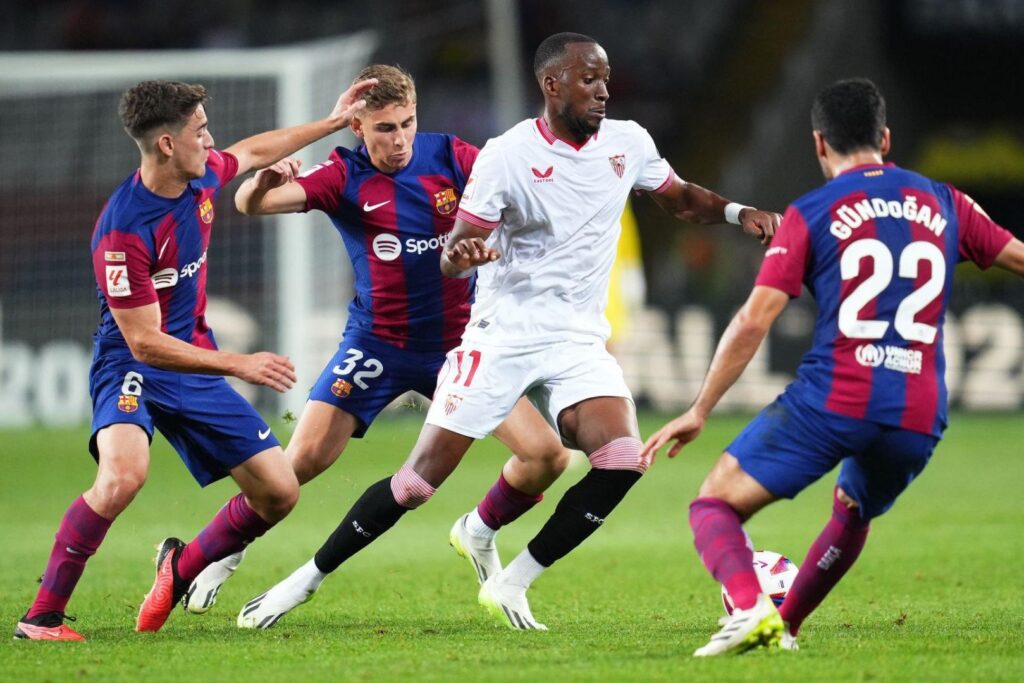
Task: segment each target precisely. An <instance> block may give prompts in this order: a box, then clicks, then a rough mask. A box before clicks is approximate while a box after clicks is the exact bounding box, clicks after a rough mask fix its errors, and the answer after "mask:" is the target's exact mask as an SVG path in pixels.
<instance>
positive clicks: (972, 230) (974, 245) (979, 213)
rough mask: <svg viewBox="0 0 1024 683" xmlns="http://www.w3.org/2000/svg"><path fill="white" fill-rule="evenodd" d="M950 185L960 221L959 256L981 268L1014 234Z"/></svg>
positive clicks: (997, 253)
mask: <svg viewBox="0 0 1024 683" xmlns="http://www.w3.org/2000/svg"><path fill="white" fill-rule="evenodd" d="M949 189H950V192H952V194H953V207H954V208H955V209H956V216H957V219H958V220H959V222H960V245H959V247H960V258H961V259H962V260H965V261H974V262H975V263H977V264H978V266H979V267H981V268H982V269H985V268H988V267H989V266H991V265H992V263H993V262H994V261H995V260H996V257H997V256H999V252H1001V251H1002V250H1003V248H1004V247H1005V246H1006V245H1007V244H1009V243H1010V240H1012V239H1013V234H1012V233H1010V231H1009V230H1007V229H1006V228H1004V227H1002V226H1001V225H999V224H998V223H996V222H995V221H993V220H992V219H991V218H989V217H988V214H987V213H985V211H984V209H982V208H981V207H980V206H978V204H977V203H976V202H975V201H974V200H973V199H971V198H970V197H969V196H967V195H966V194H964V193H963V192H961V191H960V190H958V189H956V188H955V187H953V186H952V185H950V186H949Z"/></svg>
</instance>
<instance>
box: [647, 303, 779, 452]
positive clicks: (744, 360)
mask: <svg viewBox="0 0 1024 683" xmlns="http://www.w3.org/2000/svg"><path fill="white" fill-rule="evenodd" d="M788 303H789V295H788V294H786V293H785V292H783V291H781V290H778V289H775V288H774V287H764V286H757V287H754V291H752V292H751V293H750V297H749V298H748V299H747V302H746V303H745V304H743V308H741V309H740V311H739V313H737V314H736V316H735V317H734V318H733V319H732V321H731V322H730V323H729V327H727V328H726V330H725V333H724V334H723V335H722V339H721V341H720V342H718V348H717V349H716V350H715V356H714V358H712V359H711V367H709V368H708V372H707V375H706V376H705V377H704V384H703V385H701V388H700V392H698V394H697V398H696V399H695V400H694V402H693V405H692V406H690V409H689V410H688V411H686V412H685V413H683V414H682V415H680V416H679V417H677V418H676V419H674V420H672V421H671V422H669V423H668V424H666V425H665V426H664V427H662V428H661V429H659V430H658V431H657V432H655V433H654V434H653V435H652V436H651V437H650V438H649V439H647V443H645V444H644V447H643V450H641V451H640V456H641V457H644V458H653V457H654V455H655V454H656V453H657V452H658V450H659V449H660V448H661V447H662V446H664V445H665V444H666V443H668V442H669V441H672V440H673V439H674V440H675V444H673V445H672V447H671V448H670V449H669V451H668V457H670V458H674V457H675V456H676V454H678V453H679V451H680V450H681V449H682V448H683V446H685V445H686V444H688V443H690V442H691V441H693V440H694V439H696V438H697V436H699V435H700V432H701V430H703V429H704V423H705V421H706V420H707V418H708V415H710V414H711V411H712V410H713V409H714V407H715V406H716V405H718V402H719V401H720V400H721V399H722V396H724V395H725V392H726V391H728V390H729V387H731V386H732V385H733V384H735V383H736V380H737V379H739V377H740V375H742V374H743V371H744V370H745V369H746V367H747V365H748V364H749V363H750V359H751V358H753V357H754V354H755V353H757V349H758V348H759V347H760V346H761V342H762V341H763V340H764V337H765V335H766V334H768V330H769V329H770V328H771V326H772V323H773V322H775V319H776V318H778V317H779V314H780V313H782V310H783V309H784V308H785V307H786V304H788Z"/></svg>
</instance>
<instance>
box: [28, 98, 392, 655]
mask: <svg viewBox="0 0 1024 683" xmlns="http://www.w3.org/2000/svg"><path fill="white" fill-rule="evenodd" d="M373 84H374V81H372V80H371V81H364V82H362V83H357V84H355V85H354V86H352V87H351V88H349V89H348V90H347V91H346V92H345V93H343V94H342V95H341V97H340V98H339V99H338V102H337V104H336V105H335V108H334V110H333V111H332V112H331V113H330V115H328V116H327V117H326V118H324V119H322V120H319V121H315V122H313V123H308V124H304V125H300V126H295V127H293V128H287V129H282V130H275V131H270V132H267V133H262V134H260V135H256V136H253V137H250V138H246V139H245V140H242V141H241V142H238V143H236V144H234V145H233V146H231V147H229V148H227V149H226V150H224V151H223V152H220V151H217V150H215V149H213V137H212V136H211V135H210V131H209V128H208V125H207V124H208V121H207V116H206V110H205V106H204V102H205V101H206V89H205V88H204V87H203V86H201V85H188V84H186V83H180V82H168V81H144V82H142V83H139V84H138V85H136V86H134V87H133V88H131V89H129V90H128V91H127V92H125V94H124V95H123V97H122V98H121V105H120V115H121V121H122V124H123V125H124V128H125V131H126V132H127V133H128V134H129V135H130V136H131V137H132V139H134V140H135V142H136V144H137V145H138V147H139V150H140V152H141V154H142V163H141V166H140V168H139V170H137V171H136V172H134V173H132V174H131V175H130V176H128V178H126V179H125V181H124V182H123V183H121V185H120V186H119V187H118V188H117V190H115V191H114V193H113V195H111V197H110V200H109V201H108V202H107V205H106V206H105V207H104V208H103V211H102V212H101V214H100V217H99V220H98V221H97V222H96V229H95V232H94V233H93V237H92V251H93V266H94V270H95V274H96V282H97V285H98V292H97V293H98V296H99V300H100V325H99V329H98V330H97V332H96V337H95V339H96V343H95V353H94V356H93V364H92V369H91V373H90V390H91V392H92V399H93V421H92V438H91V439H90V442H89V449H90V450H91V451H92V454H93V456H94V457H95V458H96V460H97V462H98V464H99V469H98V472H97V475H96V481H95V483H94V484H93V486H92V488H90V489H89V490H88V491H86V492H85V493H84V494H83V495H82V496H81V497H79V498H78V499H77V500H75V502H74V503H72V505H71V507H70V508H68V510H67V512H66V513H65V515H64V518H63V520H62V521H61V525H60V528H59V529H58V530H57V541H56V543H55V544H54V546H53V550H52V552H51V554H50V559H49V562H48V563H47V565H46V571H45V573H44V574H43V578H42V585H41V586H40V588H39V592H38V595H37V596H36V599H35V602H33V603H32V606H31V607H30V608H29V610H28V612H27V613H26V614H25V616H24V617H22V619H21V621H20V622H19V623H18V625H17V627H16V629H15V632H14V635H15V637H16V638H25V639H31V640H83V638H82V637H81V636H80V635H79V634H77V633H75V632H74V631H73V630H72V629H70V628H69V627H68V626H66V625H64V624H63V621H64V618H65V616H64V612H65V606H66V605H67V602H68V600H69V599H70V597H71V592H72V591H73V590H74V587H75V585H76V584H77V583H78V580H79V578H80V577H81V575H82V572H83V571H84V570H85V563H86V560H87V559H88V558H89V557H90V556H91V555H93V554H94V553H95V552H96V550H97V549H98V548H99V545H100V543H101V542H102V540H103V538H104V536H105V535H106V532H107V529H108V528H109V527H110V525H111V523H112V522H113V520H114V519H115V518H116V517H117V516H118V515H119V514H120V513H121V512H122V511H123V510H124V509H125V508H126V507H127V506H128V504H129V503H130V502H131V500H132V499H133V498H134V497H135V495H136V493H138V491H139V489H140V488H141V487H142V484H143V482H144V481H145V480H146V475H147V472H148V468H149V442H150V439H151V438H152V436H153V430H154V429H157V430H159V431H160V432H161V433H162V434H163V435H164V436H165V437H166V438H167V440H168V441H169V442H170V443H171V445H172V446H173V447H174V449H175V450H176V451H177V452H178V454H179V455H180V456H181V458H182V460H184V462H185V464H186V466H187V467H188V469H189V471H190V472H191V473H192V476H193V477H195V479H196V481H197V482H199V484H200V485H202V486H205V485H207V484H209V483H211V482H213V481H216V480H217V479H220V478H222V477H224V476H227V475H229V474H230V475H231V476H232V477H233V478H234V479H235V481H236V482H237V483H238V486H239V488H240V489H241V491H242V492H241V493H240V494H238V495H237V496H235V497H234V498H232V499H231V500H229V501H228V502H227V504H226V505H225V506H224V507H223V508H222V509H221V510H220V512H218V513H217V515H216V516H215V517H214V518H213V520H212V521H211V522H210V523H209V524H208V525H207V526H206V527H205V528H204V529H203V530H202V531H201V532H200V533H199V535H198V536H197V537H196V538H195V539H194V540H193V541H192V542H191V543H189V544H187V545H186V544H185V543H183V542H181V541H179V540H178V539H176V538H168V539H166V540H164V541H163V543H161V545H160V548H159V551H158V555H157V559H156V578H155V580H154V583H153V587H152V589H151V590H150V592H149V594H148V595H147V596H146V598H145V601H144V602H143V603H142V606H141V607H140V608H139V614H138V619H137V621H136V626H135V628H136V630H138V631H158V630H160V628H161V627H162V626H163V624H164V621H165V620H166V619H167V617H168V615H169V614H170V612H171V610H172V609H173V607H174V605H175V604H176V603H177V602H178V600H179V599H180V598H181V597H182V596H183V594H184V593H185V590H186V589H187V588H188V585H189V583H191V581H192V580H193V579H194V578H195V577H196V576H197V575H198V574H199V572H200V571H202V569H203V568H204V567H206V566H207V565H208V564H209V563H211V562H213V561H215V560H219V559H221V558H223V557H225V556H227V555H229V554H231V553H234V552H236V551H238V550H240V549H242V548H243V547H244V546H245V545H246V544H248V543H250V542H252V541H253V540H255V539H256V538H257V537H259V536H262V535H263V534H264V533H265V532H266V531H267V530H268V529H269V528H270V527H272V526H273V525H274V524H276V523H277V522H278V521H279V520H281V519H283V518H284V517H285V515H287V514H288V512H289V511H290V510H291V509H292V507H293V506H294V505H295V502H296V500H297V499H298V492H299V487H298V482H297V481H296V479H295V474H294V472H293V471H292V468H291V466H290V465H289V463H288V461H287V459H286V458H285V457H284V453H283V452H282V450H281V447H280V445H279V443H278V441H277V439H276V438H275V437H274V436H273V435H272V434H271V433H270V428H269V427H268V426H267V425H266V423H265V422H264V421H263V419H262V418H261V417H260V416H259V414H258V413H257V412H256V411H255V410H254V409H253V408H252V406H250V405H249V404H248V403H247V402H246V401H245V400H244V399H243V398H242V397H241V396H240V395H239V394H238V393H236V392H235V391H234V390H232V389H231V388H230V387H229V386H228V384H227V382H226V381H225V380H224V378H223V375H233V376H235V377H238V378H240V379H243V380H245V381H247V382H250V383H253V384H261V385H265V386H269V387H272V388H274V389H276V390H278V391H285V390H287V389H288V388H290V387H291V385H292V382H294V380H295V375H294V369H293V367H292V364H291V362H290V361H289V360H288V359H287V358H284V357H282V356H278V355H275V354H272V353H265V352H264V353H254V354H248V355H242V354H236V353H228V352H224V351H218V350H217V345H216V343H215V342H214V339H213V334H212V332H211V331H210V328H209V327H208V326H207V324H206V318H205V310H206V273H207V267H208V259H207V254H208V252H207V248H208V246H209V243H210V233H211V230H212V226H213V221H214V199H215V198H216V194H217V191H218V190H219V189H220V188H221V187H223V186H224V184H225V183H227V182H229V181H230V180H231V179H232V178H233V177H234V176H235V175H236V174H237V173H244V172H246V171H248V170H249V169H251V168H254V167H255V168H259V167H263V166H267V165H270V164H273V163H275V162H277V161H278V160H280V159H281V158H283V157H284V156H286V155H288V154H291V153H293V152H295V151H296V150H298V149H300V148H302V147H304V146H306V145H308V144H310V143H312V142H313V141H315V140H318V139H320V138H321V137H323V136H325V135H328V134H329V133H332V132H334V131H336V130H339V129H340V128H343V127H344V126H346V125H348V121H349V119H350V118H351V117H352V114H353V113H354V112H356V111H358V110H359V109H360V108H361V107H362V106H363V103H362V101H361V100H359V95H360V94H361V93H362V92H364V91H365V90H366V89H367V88H369V87H371V86H373Z"/></svg>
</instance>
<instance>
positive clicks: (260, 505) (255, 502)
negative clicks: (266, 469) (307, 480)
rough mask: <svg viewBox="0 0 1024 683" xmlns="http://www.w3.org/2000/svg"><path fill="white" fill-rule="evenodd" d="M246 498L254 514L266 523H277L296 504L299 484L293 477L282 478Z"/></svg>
mask: <svg viewBox="0 0 1024 683" xmlns="http://www.w3.org/2000/svg"><path fill="white" fill-rule="evenodd" d="M246 497H247V498H248V499H249V503H250V506H251V507H252V509H253V510H255V511H256V514H258V515H259V516H260V517H262V518H263V519H265V520H266V521H268V522H273V523H277V522H280V521H281V520H282V519H284V518H285V517H287V516H288V513H290V512H291V511H292V510H293V509H294V508H295V506H296V504H298V502H299V482H298V480H297V479H296V478H295V477H294V476H292V477H282V478H281V479H280V480H279V481H276V482H274V483H273V485H271V486H268V487H266V488H265V489H264V490H263V491H260V492H259V493H258V494H256V495H247V496H246Z"/></svg>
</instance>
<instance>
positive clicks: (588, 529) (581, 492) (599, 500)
mask: <svg viewBox="0 0 1024 683" xmlns="http://www.w3.org/2000/svg"><path fill="white" fill-rule="evenodd" d="M639 479H640V473H639V472H634V471H632V470H597V469H592V470H590V471H589V472H587V476H585V477H583V479H581V480H580V481H579V483H578V484H576V485H575V486H573V487H572V488H571V489H569V490H568V491H566V492H565V495H564V496H562V500H560V501H558V507H556V508H555V513H554V514H553V515H551V518H550V519H549V520H548V521H547V523H546V524H545V525H544V527H543V528H542V529H541V530H540V532H538V533H537V535H536V536H534V537H533V540H532V541H530V542H529V543H528V544H527V546H526V547H527V549H528V550H529V551H530V554H531V555H533V558H534V559H535V560H537V562H539V563H540V564H542V565H544V566H545V567H550V566H551V565H552V564H554V563H555V561H556V560H560V559H562V558H563V557H565V556H566V555H568V554H569V553H570V552H571V551H572V549H573V548H575V547H576V546H578V545H579V544H580V543H583V541H585V540H587V538H588V537H589V536H590V534H592V533H594V532H595V531H597V528H598V527H599V526H601V525H602V524H604V519H605V517H607V516H608V515H609V514H610V513H611V511H612V510H614V509H615V506H616V505H618V504H619V503H620V502H621V501H622V499H623V498H625V497H626V493H627V492H628V491H629V489H630V488H631V487H632V486H633V484H635V483H636V482H637V481H639Z"/></svg>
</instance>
